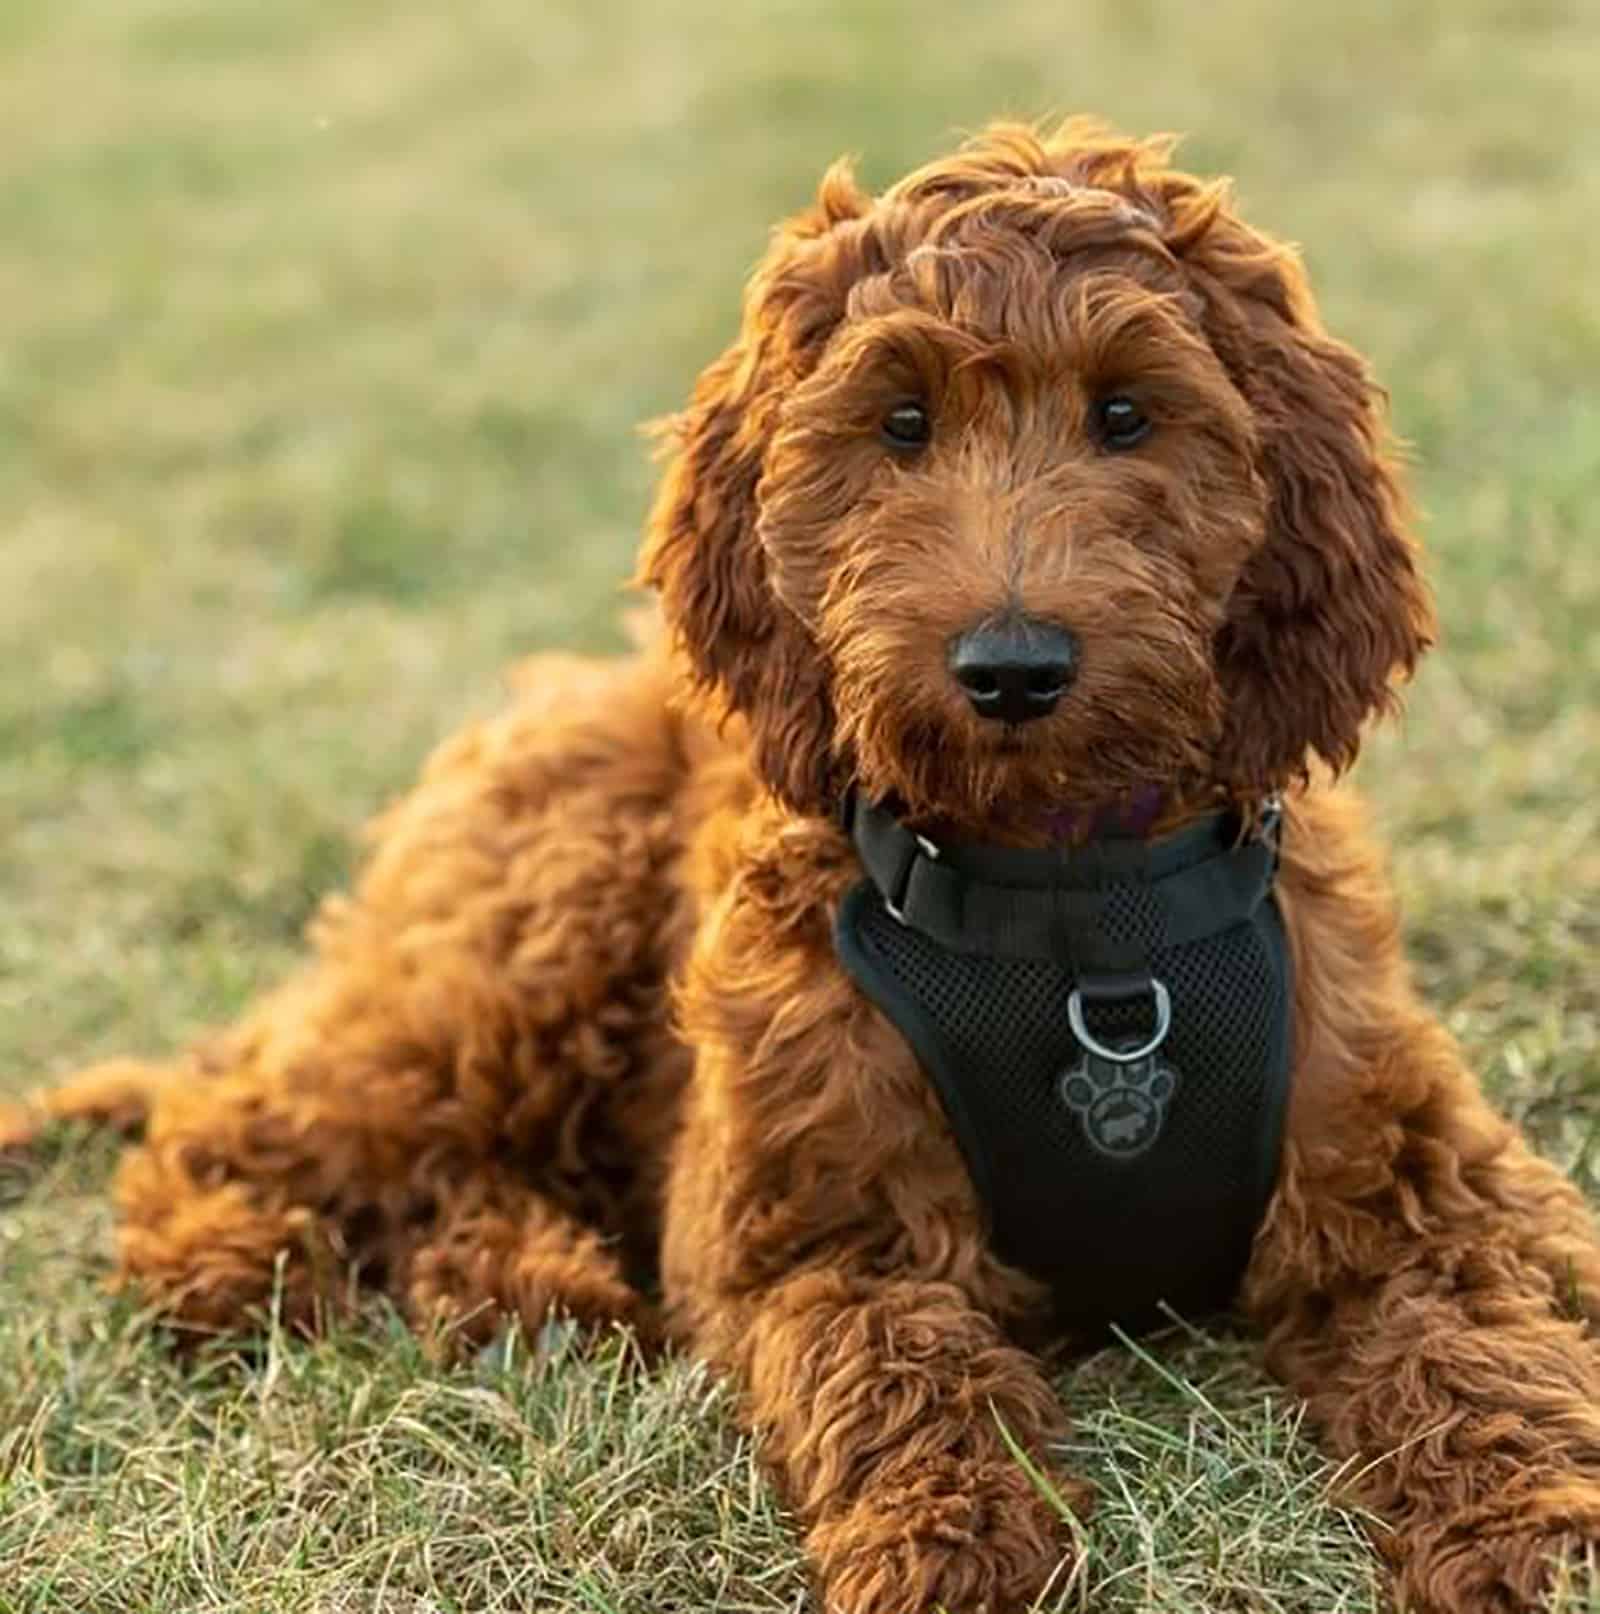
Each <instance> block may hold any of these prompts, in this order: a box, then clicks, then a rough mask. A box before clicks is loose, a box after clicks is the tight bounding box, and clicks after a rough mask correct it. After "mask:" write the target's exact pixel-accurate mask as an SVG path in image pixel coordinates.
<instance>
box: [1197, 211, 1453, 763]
mask: <svg viewBox="0 0 1600 1614" xmlns="http://www.w3.org/2000/svg"><path fill="white" fill-rule="evenodd" d="M1168 205H1169V208H1170V209H1171V211H1172V213H1174V214H1176V215H1177V219H1176V223H1177V229H1176V231H1175V235H1176V237H1177V239H1175V240H1173V241H1172V243H1171V244H1172V246H1173V248H1174V250H1175V251H1176V252H1177V254H1178V256H1179V257H1180V258H1181V259H1182V261H1183V262H1184V263H1185V264H1186V266H1187V267H1188V268H1189V270H1190V273H1191V278H1192V281H1193V283H1194V285H1195V288H1196V290H1197V291H1198V292H1199V293H1200V295H1201V297H1202V299H1203V301H1204V303H1205V312H1204V316H1203V317H1204V319H1205V322H1206V327H1207V335H1208V337H1209V339H1210V341H1211V345H1212V347H1213V348H1214V350H1215V351H1216V353H1217V356H1218V357H1219V358H1220V359H1221V361H1222V363H1223V366H1224V367H1225V368H1226V369H1227V371H1228V372H1229V375H1230V377H1231V378H1232V380H1233V383H1234V385H1235V386H1236V387H1238V388H1239V390H1240V392H1241V393H1243V395H1244V397H1245V400H1246V401H1247V402H1248V404H1249V405H1250V407H1251V409H1252V411H1253V412H1254V416H1255V422H1256V428H1257V432H1258V434H1259V441H1260V445H1261V460H1260V467H1259V468H1260V470H1261V472H1262V475H1263V477H1264V479H1265V480H1266V482H1267V485H1268V492H1269V498H1270V513H1269V517H1268V531H1267V537H1266V542H1265V544H1264V545H1263V547H1262V548H1261V549H1260V550H1259V551H1258V552H1257V553H1256V555H1255V556H1254V557H1253V558H1252V560H1251V561H1250V562H1249V563H1248V565H1247V566H1246V568H1245V571H1244V573H1243V575H1242V576H1241V578H1240V579H1239V582H1238V585H1237V587H1236V589H1235V591H1234V595H1233V599H1232V601H1231V603H1230V607H1229V612H1228V616H1227V619H1226V621H1225V624H1224V626H1223V629H1222V631H1221V634H1220V636H1219V639H1218V644H1217V661H1218V669H1219V674H1220V677H1221V681H1222V685H1223V689H1224V692H1225V695H1226V698H1227V715H1226V718H1225V727H1224V733H1223V741H1222V746H1221V750H1220V753H1219V769H1218V771H1219V773H1220V774H1221V776H1222V777H1223V778H1224V779H1225V780H1226V781H1227V782H1229V783H1230V784H1231V785H1233V786H1234V787H1235V788H1237V789H1239V790H1241V791H1251V792H1254V791H1262V790H1267V789H1274V788H1277V787H1278V786H1280V785H1282V784H1284V783H1286V782H1288V781H1289V780H1291V779H1293V778H1296V777H1301V776H1303V775H1304V774H1305V772H1306V769H1307V767H1308V765H1309V762H1310V758H1311V756H1312V754H1313V753H1314V754H1315V755H1317V756H1320V757H1321V758H1322V759H1323V760H1324V761H1325V762H1326V763H1327V764H1328V765H1329V766H1330V767H1332V768H1333V769H1335V770H1336V771H1337V770H1341V769H1343V768H1346V767H1348V766H1349V765H1350V763H1351V762H1353V761H1354V760H1355V756H1356V751H1357V749H1358V747H1359V745H1360V739H1361V731H1362V728H1363V726H1364V725H1365V723H1366V721H1367V719H1368V718H1369V717H1371V716H1372V715H1374V714H1375V713H1382V712H1385V711H1387V710H1389V709H1390V708H1392V707H1393V706H1394V705H1395V703H1396V696H1395V688H1394V686H1395V683H1396V681H1397V680H1398V679H1399V678H1401V677H1404V676H1408V675H1409V674H1410V673H1411V671H1412V669H1413V668H1414V667H1415V665H1416V661H1417V658H1418V657H1419V656H1420V655H1421V654H1422V653H1423V651H1424V650H1426V649H1427V648H1428V646H1429V645H1430V644H1431V643H1432V639H1433V629H1434V623H1433V610H1432V605H1431V602H1430V598H1429V594H1428V590H1427V587H1426V585H1425V583H1424V582H1423V580H1422V577H1421V575H1420V571H1419V556H1418V552H1417V548H1416V545H1415V544H1414V543H1413V541H1412V539H1411V538H1410V536H1409V535H1408V533H1407V530H1406V507H1405V499H1404V495H1403V493H1402V491H1401V487H1400V483H1399V479H1398V476H1397V474H1396V470H1395V466H1394V463H1393V460H1392V458H1391V451H1390V445H1389V441H1388V433H1387V428H1386V426H1385V422H1384V399H1383V396H1382V394H1381V393H1380V391H1379V390H1378V388H1377V386H1376V385H1375V383H1374V382H1373V380H1372V378H1371V376H1370V375H1369V374H1368V372H1367V369H1366V366H1365V365H1364V363H1363V362H1362V360H1361V359H1360V358H1359V357H1358V356H1357V355H1356V354H1355V353H1354V352H1353V351H1352V350H1351V349H1349V348H1348V347H1345V346H1344V345H1343V344H1342V343H1340V342H1337V341H1335V340H1333V338H1331V337H1329V336H1328V335H1327V333H1326V332H1325V331H1324V330H1323V328H1322V324H1321V321H1320V320H1319V319H1318V317H1317V313H1316V309H1315V307H1314V305H1313V303H1312V299H1311V293H1310V290H1309V288H1308V286H1307V284H1306V279H1305V274H1304V271H1303V270H1302V269H1301V267H1300V264H1299V260H1298V258H1297V257H1296V255H1295V254H1294V253H1293V252H1292V251H1291V250H1290V249H1289V248H1287V247H1284V246H1281V245H1279V244H1278V243H1276V242H1273V241H1270V240H1268V239H1267V238H1266V237H1264V236H1262V235H1259V234H1258V233H1256V232H1255V231H1254V230H1251V229H1249V228H1248V227H1246V226H1245V225H1244V224H1242V223H1241V222H1240V221H1239V220H1237V219H1236V218H1235V217H1234V216H1233V215H1232V214H1231V212H1229V211H1228V209H1227V208H1226V206H1225V192H1223V191H1221V190H1220V189H1216V188H1210V187H1206V188H1200V187H1196V189H1195V190H1194V191H1192V192H1190V193H1189V194H1188V195H1186V196H1179V197H1169V198H1168ZM1185 209H1187V211H1188V212H1189V222H1188V224H1187V226H1185V224H1184V221H1183V213H1184V211H1185ZM1185 236H1187V237H1188V239H1184V237H1185Z"/></svg>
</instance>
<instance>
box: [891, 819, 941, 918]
mask: <svg viewBox="0 0 1600 1614" xmlns="http://www.w3.org/2000/svg"><path fill="white" fill-rule="evenodd" d="M908 833H909V834H910V836H911V838H912V840H914V841H915V842H916V843H917V852H921V853H922V855H923V856H924V857H925V858H927V860H928V861H929V862H930V863H937V862H938V860H939V848H938V847H937V846H936V845H935V844H934V843H933V842H932V841H930V840H929V839H928V837H927V836H926V835H923V834H920V833H919V832H918V831H917V830H911V831H909V832H908ZM917 852H913V853H912V854H911V856H910V857H908V858H907V859H906V864H905V870H904V872H903V873H902V874H901V876H900V878H899V879H898V880H897V881H896V882H895V894H894V895H893V896H892V897H891V896H890V895H889V894H888V893H887V892H885V893H884V898H883V911H884V912H885V913H886V914H888V916H889V917H890V918H891V919H892V920H894V922H895V923H896V924H897V925H903V924H906V923H907V922H908V921H907V919H906V911H905V906H904V904H905V900H906V897H907V895H908V894H909V892H910V890H911V871H912V870H913V869H915V868H916V866H917Z"/></svg>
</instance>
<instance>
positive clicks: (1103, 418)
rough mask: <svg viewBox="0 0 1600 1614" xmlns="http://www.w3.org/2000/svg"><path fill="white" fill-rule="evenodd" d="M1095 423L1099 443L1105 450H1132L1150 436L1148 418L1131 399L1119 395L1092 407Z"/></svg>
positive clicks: (1102, 400) (1105, 399)
mask: <svg viewBox="0 0 1600 1614" xmlns="http://www.w3.org/2000/svg"><path fill="white" fill-rule="evenodd" d="M1094 415H1095V421H1096V423H1097V425H1098V427H1099V431H1100V441H1101V442H1102V443H1104V444H1105V446H1106V447H1107V448H1111V449H1124V448H1132V447H1133V445H1134V444H1135V443H1141V442H1143V441H1144V439H1145V438H1146V437H1148V436H1149V435H1150V417H1149V416H1148V415H1147V414H1145V412H1144V410H1142V409H1141V408H1140V407H1139V406H1138V404H1136V403H1135V402H1134V401H1133V399H1132V398H1124V397H1123V396H1122V395H1121V394H1120V393H1119V394H1117V396H1116V397H1113V398H1102V399H1101V400H1100V402H1099V403H1097V404H1096V405H1095V406H1094Z"/></svg>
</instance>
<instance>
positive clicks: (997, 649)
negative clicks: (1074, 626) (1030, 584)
mask: <svg viewBox="0 0 1600 1614" xmlns="http://www.w3.org/2000/svg"><path fill="white" fill-rule="evenodd" d="M1077 666H1078V642H1077V640H1076V639H1074V638H1073V637H1072V635H1071V634H1070V633H1068V632H1067V630H1066V629H1065V628H1058V627H1057V626H1056V625H1055V624H1054V623H1053V622H1044V621H1041V620H1040V619H1039V618H1038V617H1033V616H1013V617H1002V618H1000V619H998V620H996V621H991V622H985V623H983V624H982V625H980V626H979V627H976V628H969V629H968V630H967V631H966V632H965V633H963V634H962V635H961V637H960V638H959V639H957V640H956V641H955V643H954V644H952V645H951V646H950V672H951V676H952V677H954V679H955V681H956V682H957V683H958V684H960V686H961V688H962V689H963V690H964V691H965V692H966V697H967V699H968V700H969V701H971V702H972V709H973V711H975V712H976V713H977V714H978V716H979V717H992V718H994V719H995V721H996V722H1000V723H1027V722H1030V721H1031V720H1032V719H1033V718H1036V717H1044V716H1046V715H1048V714H1049V713H1050V712H1053V711H1054V710H1055V707H1056V702H1057V701H1059V700H1060V699H1061V697H1062V696H1063V695H1065V694H1066V692H1067V688H1068V686H1069V685H1070V684H1071V683H1072V676H1073V674H1074V673H1075V672H1076V671H1077Z"/></svg>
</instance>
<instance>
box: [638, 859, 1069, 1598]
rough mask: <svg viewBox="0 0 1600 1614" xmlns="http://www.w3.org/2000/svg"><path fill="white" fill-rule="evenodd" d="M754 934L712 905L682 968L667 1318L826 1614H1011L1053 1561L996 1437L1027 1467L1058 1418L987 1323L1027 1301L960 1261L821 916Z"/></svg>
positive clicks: (940, 1194) (903, 1079)
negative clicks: (686, 1090) (690, 1081)
mask: <svg viewBox="0 0 1600 1614" xmlns="http://www.w3.org/2000/svg"><path fill="white" fill-rule="evenodd" d="M773 890H774V893H775V895H776V893H777V891H778V888H777V887H776V886H774V887H773ZM779 919H780V916H779V915H777V914H774V913H773V912H772V911H771V910H770V909H768V908H766V907H764V906H763V905H762V904H760V903H758V902H756V901H746V902H743V903H740V904H737V905H735V907H734V910H733V912H732V913H731V914H729V915H727V916H726V917H725V919H724V921H723V922H722V923H721V924H719V925H718V927H717V929H718V931H719V934H717V935H715V936H714V937H713V938H712V939H711V942H710V945H709V946H707V947H705V948H704V949H703V950H702V952H701V954H700V956H699V957H698V959H697V960H696V963H695V965H694V967H693V968H692V969H691V971H690V978H689V981H688V983H687V986H686V991H685V999H684V1001H685V1011H686V1020H687V1024H686V1027H685V1029H686V1030H687V1032H688V1033H689V1036H690V1039H691V1041H692V1043H693V1045H694V1046H695V1049H696V1072H695V1078H694V1085H693V1091H692V1094H691V1097H690V1100H689V1104H688V1110H687V1113H686V1117H685V1122H684V1128H683V1131H682V1133H681V1135H680V1138H679V1140H678V1145H677V1149H676V1154H675V1159H674V1167H673V1179H672V1185H671V1191H670V1195H669V1204H668V1216H667V1230H666V1243H665V1260H664V1278H665V1285H666V1298H667V1302H668V1308H669V1312H670V1315H671V1317H672V1319H673V1322H674V1325H675V1326H676V1328H677V1330H678V1331H679V1333H680V1335H682V1336H683V1337H685V1338H687V1340H688V1341H689V1342H690V1343H691V1344H692V1345H693V1347H694V1348H695V1349H696V1350H697V1351H698V1352H699V1353H700V1354H702V1355H704V1356H706V1357H708V1358H710V1359H711V1360H713V1361H714V1362H716V1363H717V1364H718V1365H719V1366H720V1367H721V1368H723V1369H724V1370H725V1371H727V1372H728V1373H729V1374H730V1375H731V1376H732V1377H733V1379H734V1381H735V1383H736V1385H737V1387H738V1389H739V1391H740V1394H741V1409H742V1413H743V1416H744V1417H745V1419H746V1421H747V1422H748V1424H749V1425H750V1426H751V1427H752V1428H753V1429H754V1430H755V1431H756V1432H757V1433H758V1435H759V1436H760V1437H761V1440H762V1444H763V1451H764V1454H765V1456H766V1458H767V1459H768V1461H769V1462H770V1463H771V1465H772V1466H773V1468H774V1470H775V1472H776V1475H777V1477H778V1480H779V1482H780V1485H781V1487H782V1489H783V1491H784V1494H785V1495H786V1497H787V1498H788V1500H789V1502H790V1503H791V1505H792V1506H793V1507H794V1509H795V1511H796V1513H797V1514H798V1516H799V1518H800V1520H801V1523H802V1525H803V1527H804V1529H805V1531H806V1540H807V1546H808V1550H809V1554H810V1557H811V1561H812V1565H813V1569H814V1571H815V1573H816V1575H817V1578H818V1581H819V1583H820V1586H821V1589H822V1595H823V1605H824V1606H825V1607H826V1609H827V1610H828V1614H924V1611H930V1614H931V1611H932V1610H934V1609H936V1608H943V1609H945V1610H947V1611H948V1614H979V1611H980V1610H982V1611H988V1614H1000V1611H1002V1610H1006V1611H1010V1610H1015V1609H1021V1608H1024V1607H1026V1606H1028V1605H1029V1603H1030V1602H1031V1600H1032V1599H1033V1598H1034V1597H1035V1596H1036V1595H1037V1594H1038V1593H1039V1592H1040V1590H1041V1589H1042V1588H1044V1587H1045V1586H1046V1585H1047V1584H1049V1583H1050V1581H1051V1577H1052V1576H1064V1575H1065V1574H1066V1572H1067V1568H1068V1566H1067V1565H1066V1563H1065V1562H1064V1559H1065V1552H1066V1547H1065V1541H1064V1539H1063V1538H1064V1536H1065V1535H1066V1525H1065V1521H1064V1520H1063V1519H1062V1517H1061V1514H1060V1512H1059V1511H1058V1509H1057V1508H1056V1507H1055V1506H1054V1505H1052V1503H1051V1501H1050V1500H1049V1499H1048V1498H1047V1497H1046V1496H1045V1495H1044V1494H1042V1492H1041V1490H1040V1488H1039V1487H1038V1486H1036V1485H1035V1484H1034V1482H1033V1481H1032V1480H1030V1478H1029V1476H1028V1474H1027V1472H1026V1470H1025V1468H1024V1467H1023V1466H1022V1465H1021V1464H1019V1463H1018V1462H1017V1461H1016V1459H1015V1458H1014V1457H1013V1455H1012V1453H1011V1451H1010V1450H1009V1449H1008V1445H1007V1437H1008V1436H1009V1437H1010V1439H1011V1440H1014V1441H1015V1442H1016V1444H1017V1445H1018V1446H1020V1447H1021V1448H1022V1450H1024V1451H1025V1452H1027V1453H1029V1454H1030V1456H1031V1457H1032V1458H1033V1460H1034V1461H1035V1462H1036V1463H1037V1464H1038V1465H1039V1467H1040V1468H1041V1469H1043V1468H1044V1467H1045V1465H1046V1464H1047V1463H1048V1461H1049V1456H1048V1450H1047V1447H1048V1443H1049V1441H1050V1439H1051V1437H1052V1436H1053V1435H1055V1434H1057V1433H1058V1432H1059V1430H1060V1428H1061V1426H1062V1422H1063V1419H1062V1413H1061V1410H1060V1406H1059V1402H1058V1401H1057V1398H1056V1396H1055V1395H1054V1393H1053V1392H1052V1390H1051V1387H1050V1385H1049V1382H1048V1381H1047V1379H1046V1377H1045V1374H1044V1371H1043V1369H1042V1367H1041V1365H1040V1364H1039V1363H1038V1362H1037V1361H1036V1360H1035V1359H1034V1358H1033V1357H1032V1356H1031V1355H1029V1354H1028V1353H1027V1352H1026V1351H1024V1350H1021V1349H1019V1348H1017V1347H1016V1346H1015V1345H1013V1344H1011V1343H1009V1342H1008V1340H1007V1339H1006V1337H1005V1334H1004V1332H1003V1329H1002V1321H1003V1320H1004V1319H1005V1318H1006V1317H1007V1316H1008V1315H1011V1316H1014V1315H1017V1314H1019V1313H1020V1312H1021V1311H1022V1310H1024V1309H1025V1308H1026V1306H1027V1304H1028V1303H1029V1301H1030V1298H1032V1297H1031V1295H1030V1290H1031V1286H1029V1285H1027V1284H1026V1282H1025V1281H1024V1280H1022V1279H1020V1278H1018V1277H1017V1275H1016V1274H1014V1273H1012V1272H1010V1271H1009V1270H1008V1269H1006V1268H1004V1267H1001V1266H1000V1265H999V1264H998V1263H996V1262H994V1261H993V1260H992V1259H991V1258H990V1257H989V1256H988V1255H987V1253H986V1252H985V1250H984V1247H983V1241H982V1239H981V1237H980V1234H979V1218H978V1212H977V1206H976V1204H975V1203H974V1200H973V1196H972V1190H971V1186H970V1183H969V1182H968V1179H967V1177H966V1174H965V1171H964V1169H963V1167H962V1165H961V1162H960V1159H959V1156H958V1155H957V1153H956V1150H955V1147H954V1145H953V1143H952V1142H951V1139H950V1136H949V1133H948V1131H947V1129H946V1128H945V1127H944V1125H943V1123H942V1120H941V1117H940V1115H939V1112H938V1107H937V1102H936V1101H935V1100H934V1099H933V1098H932V1096H931V1094H930V1092H929V1089H928V1086H927V1083H926V1081H925V1080H924V1079H923V1077H922V1076H921V1074H920V1072H919V1071H918V1070H917V1068H916V1066H915V1064H914V1063H913V1061H912V1060H911V1057H910V1055H909V1054H908V1052H907V1051H906V1049H905V1047H904V1045H903V1043H901V1042H900V1040H899V1038H898V1036H897V1035H896V1034H895V1033H894V1032H892V1031H891V1030H890V1029H889V1028H888V1027H887V1026H886V1025H885V1024H884V1022H883V1021H882V1020H881V1019H879V1017H878V1015H877V1013H876V1011H875V1010H873V1009H871V1008H870V1007H869V1006H868V1005H867V1004H866V1003H865V1002H864V1001H863V1000H862V999H861V998H860V997H859V996H858V995H857V994H856V992H855V990H854V988H853V987H852V986H851V985H850V984H849V983H848V981H847V980H846V979H845V978H844V976H843V974H842V972H841V971H840V970H839V968H838V966H837V964H836V963H835V962H834V959H833V956H832V951H831V946H830V943H829V940H828V933H827V928H826V923H825V920H824V919H822V918H821V917H820V916H817V917H815V918H812V917H806V916H800V917H798V918H797V919H796V922H795V923H793V924H792V925H791V924H783V923H779V922H778V921H779ZM1002 1426H1003V1430H1004V1432H1002ZM1058 1483H1059V1482H1058ZM1063 1489H1064V1490H1066V1491H1067V1492H1068V1494H1069V1495H1071V1496H1073V1497H1074V1498H1077V1497H1078V1496H1080V1495H1081V1492H1079V1491H1078V1490H1077V1489H1076V1488H1073V1487H1064V1488H1063Z"/></svg>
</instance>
